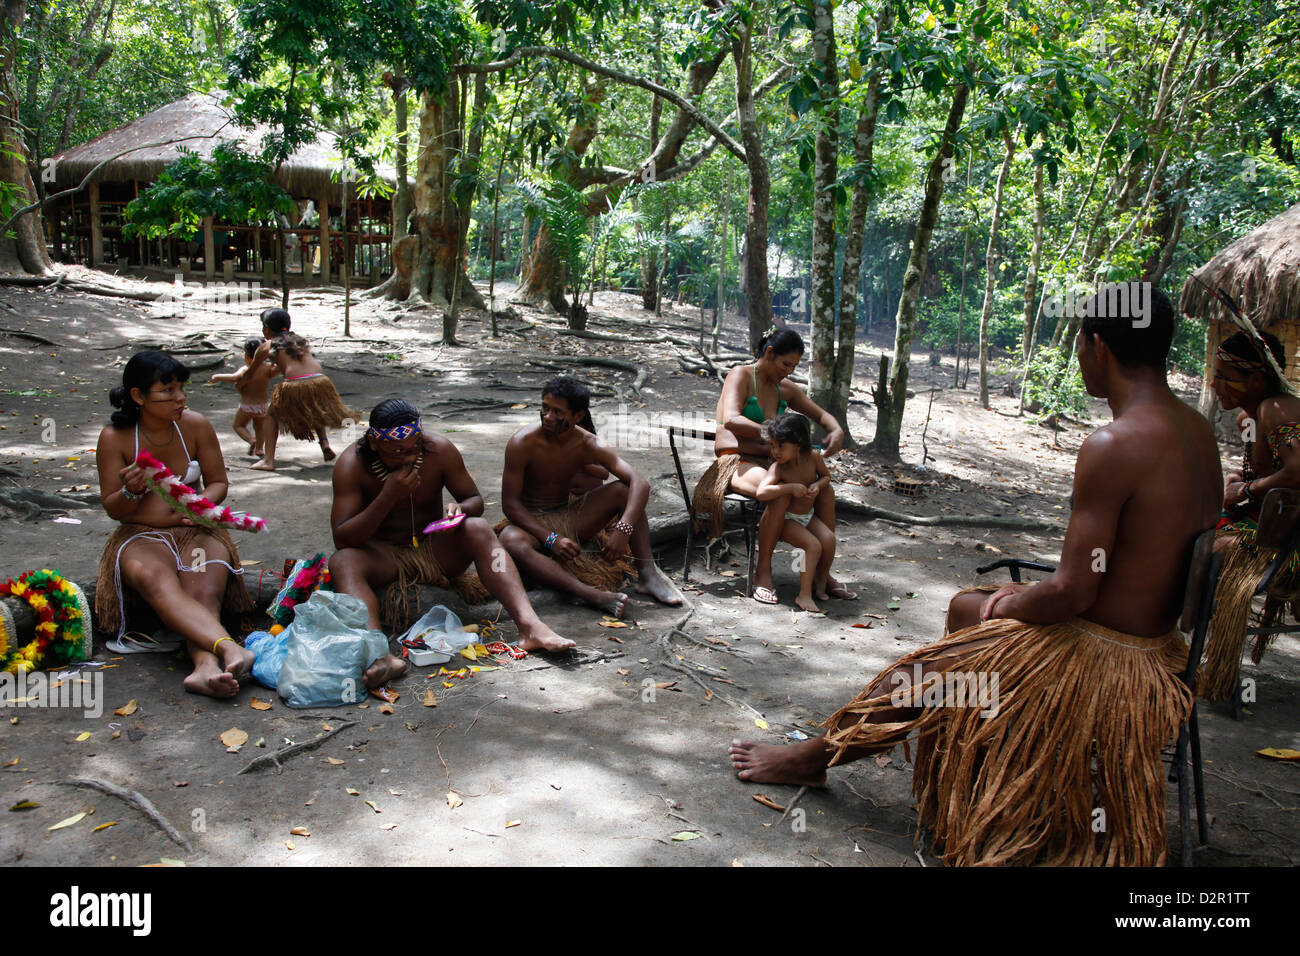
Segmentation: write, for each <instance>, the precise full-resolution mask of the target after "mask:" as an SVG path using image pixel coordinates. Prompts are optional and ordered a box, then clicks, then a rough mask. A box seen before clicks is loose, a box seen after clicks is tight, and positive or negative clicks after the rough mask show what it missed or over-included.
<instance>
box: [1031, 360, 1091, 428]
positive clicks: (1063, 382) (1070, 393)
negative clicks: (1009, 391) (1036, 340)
mask: <svg viewBox="0 0 1300 956" xmlns="http://www.w3.org/2000/svg"><path fill="white" fill-rule="evenodd" d="M1025 404H1026V405H1030V404H1033V405H1036V406H1037V407H1038V411H1039V413H1040V414H1041V416H1042V417H1043V418H1047V417H1049V416H1051V415H1057V416H1068V417H1070V418H1073V419H1075V420H1078V421H1087V420H1088V417H1089V416H1088V393H1087V391H1085V390H1084V387H1083V376H1082V375H1081V374H1080V373H1079V362H1078V359H1077V358H1076V357H1075V355H1074V352H1073V351H1065V350H1062V349H1054V348H1052V347H1051V346H1044V347H1043V348H1040V349H1039V350H1038V351H1037V352H1036V353H1035V355H1034V357H1033V359H1032V360H1031V361H1030V363H1029V374H1028V376H1027V377H1026V379H1025Z"/></svg>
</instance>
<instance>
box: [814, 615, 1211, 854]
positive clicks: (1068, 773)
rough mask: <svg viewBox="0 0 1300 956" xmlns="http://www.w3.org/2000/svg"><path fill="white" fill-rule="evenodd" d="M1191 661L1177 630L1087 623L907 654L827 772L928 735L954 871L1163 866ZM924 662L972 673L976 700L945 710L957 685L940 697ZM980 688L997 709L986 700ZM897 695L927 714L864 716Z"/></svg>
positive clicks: (836, 725) (978, 634)
mask: <svg viewBox="0 0 1300 956" xmlns="http://www.w3.org/2000/svg"><path fill="white" fill-rule="evenodd" d="M1186 663H1187V647H1186V644H1185V643H1184V641H1183V638H1182V635H1181V634H1179V633H1178V632H1177V631H1171V632H1170V633H1169V634H1167V635H1165V636H1164V637H1160V638H1141V637H1132V636H1129V635H1126V634H1123V633H1121V632H1119V631H1114V630H1111V629H1110V628H1105V627H1101V626H1100V625H1098V624H1094V623H1092V622H1090V621H1084V620H1082V619H1079V618H1075V619H1074V620H1071V621H1067V622H1063V623H1060V624H1050V625H1036V624H1025V623H1023V622H1020V621H1015V620H1010V619H1001V620H994V621H989V622H987V623H985V624H980V625H976V626H974V627H968V628H965V629H963V630H960V631H957V632H956V633H953V634H950V635H948V636H947V637H945V638H943V639H942V640H940V641H938V642H936V643H934V644H930V645H929V646H927V647H923V648H921V649H920V650H918V651H915V652H913V653H911V654H909V655H907V656H906V657H904V658H902V659H901V660H900V661H899V662H898V664H897V665H895V667H902V668H903V673H904V674H906V675H907V678H908V681H907V682H903V681H901V680H898V679H897V678H890V681H891V685H892V686H885V680H886V677H887V676H888V675H889V674H890V673H891V672H894V668H890V669H889V670H886V671H885V672H883V673H882V674H881V675H880V676H879V677H877V678H876V679H875V681H873V682H872V684H871V685H869V686H868V687H867V689H866V690H864V691H863V692H862V693H861V694H860V695H859V696H858V697H857V698H856V699H855V700H854V701H853V702H852V703H850V704H849V705H848V706H847V707H845V708H844V709H842V710H841V711H839V712H838V713H837V714H835V715H834V716H833V717H831V718H830V720H828V721H827V726H828V727H829V728H831V729H830V732H829V733H828V735H827V738H826V739H827V743H828V744H829V745H830V746H831V748H832V749H833V750H834V751H835V753H834V756H833V758H832V761H831V763H832V764H834V763H835V762H836V761H838V760H839V759H840V757H842V756H843V753H844V750H845V748H847V747H850V746H855V747H861V746H868V747H870V746H879V747H881V749H887V748H888V747H889V746H891V745H892V744H893V743H896V742H898V741H899V740H901V739H902V738H903V737H904V736H905V735H907V734H908V733H910V732H913V731H915V732H917V733H918V734H919V737H918V739H917V741H916V744H917V752H916V760H915V767H914V773H913V778H912V790H913V793H914V794H915V795H916V797H917V799H918V803H919V806H918V810H919V812H920V819H921V823H922V825H923V826H926V827H928V828H930V829H931V831H932V832H933V834H934V838H935V846H936V849H939V848H941V849H942V852H943V857H944V860H945V861H946V862H947V863H948V864H950V865H963V866H971V865H985V866H988V865H1005V864H1010V865H1027V864H1031V863H1044V864H1048V865H1057V866H1060V865H1071V866H1098V865H1107V866H1116V865H1117V866H1158V865H1162V864H1163V863H1164V859H1165V852H1166V845H1167V844H1166V837H1165V813H1164V809H1165V776H1166V775H1165V771H1164V768H1163V766H1162V764H1161V762H1160V751H1161V748H1162V747H1164V746H1165V745H1166V744H1167V743H1168V742H1170V741H1171V740H1173V739H1174V738H1175V737H1176V736H1177V734H1178V729H1179V727H1180V726H1181V725H1182V724H1183V722H1184V721H1186V719H1187V716H1188V714H1189V713H1190V711H1191V706H1192V695H1191V693H1190V692H1189V691H1188V690H1187V688H1186V686H1185V685H1184V684H1183V683H1182V681H1181V680H1179V678H1178V676H1177V674H1178V672H1179V671H1180V670H1181V669H1183V668H1185V667H1186ZM914 665H919V666H920V667H922V668H923V670H922V672H921V673H923V674H926V675H928V674H929V673H931V672H939V673H942V674H943V682H944V683H943V685H941V689H942V688H943V687H947V688H952V687H953V686H954V685H956V686H957V687H958V688H960V686H961V685H962V683H963V678H962V677H960V676H958V675H960V674H964V675H966V677H965V678H964V680H965V682H966V684H967V686H968V687H969V691H968V693H967V694H966V700H965V703H966V704H967V706H944V705H943V704H944V703H952V704H958V705H959V704H961V703H962V701H960V700H956V699H954V695H953V693H952V691H951V690H948V692H947V695H946V696H945V698H944V699H943V700H940V701H935V700H934V699H933V698H932V697H931V696H930V695H929V694H928V693H927V688H929V689H930V690H933V688H934V683H933V681H932V679H931V678H929V677H928V676H927V677H924V678H922V679H921V681H920V683H919V684H914V685H913V684H912V677H913V675H914V674H916V673H917V672H916V671H915V670H914ZM981 680H982V681H983V684H981V686H982V687H986V686H991V688H992V690H993V694H992V695H991V696H992V698H993V702H992V703H991V704H990V701H989V700H987V699H985V698H982V697H981V698H980V699H979V700H978V701H976V700H975V697H976V696H977V695H976V694H975V684H974V683H972V682H979V681H981ZM906 685H912V686H910V687H909V686H906ZM913 695H915V696H913ZM896 701H901V702H904V703H906V704H909V705H911V704H913V703H915V704H920V705H923V706H920V707H912V708H910V709H908V710H906V711H903V714H902V716H903V717H904V718H905V719H900V720H899V721H897V722H893V723H867V722H866V718H867V717H868V716H870V715H872V714H876V713H879V712H881V711H887V710H892V709H895V708H897V707H898V703H896ZM936 704H937V705H936ZM990 712H992V713H990ZM982 714H989V716H981V715H982ZM855 718H856V719H855ZM1098 811H1101V812H1098Z"/></svg>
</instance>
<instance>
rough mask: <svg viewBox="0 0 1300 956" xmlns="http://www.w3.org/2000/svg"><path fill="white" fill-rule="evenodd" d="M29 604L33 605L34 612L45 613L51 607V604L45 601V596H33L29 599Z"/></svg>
mask: <svg viewBox="0 0 1300 956" xmlns="http://www.w3.org/2000/svg"><path fill="white" fill-rule="evenodd" d="M28 603H29V604H31V606H32V610H34V611H43V610H45V609H46V608H47V607H49V606H50V602H49V601H47V600H46V599H45V595H44V594H33V595H32V596H31V597H30V598H29V599H28Z"/></svg>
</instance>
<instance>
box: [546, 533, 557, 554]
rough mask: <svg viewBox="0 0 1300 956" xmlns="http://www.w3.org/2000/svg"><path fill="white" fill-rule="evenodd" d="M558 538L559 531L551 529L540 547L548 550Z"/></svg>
mask: <svg viewBox="0 0 1300 956" xmlns="http://www.w3.org/2000/svg"><path fill="white" fill-rule="evenodd" d="M559 540H560V533H559V532H558V531H552V532H551V533H550V534H548V535H547V536H546V541H545V542H543V544H542V547H543V548H545V549H546V550H547V551H550V550H551V548H553V547H555V542H557V541H559Z"/></svg>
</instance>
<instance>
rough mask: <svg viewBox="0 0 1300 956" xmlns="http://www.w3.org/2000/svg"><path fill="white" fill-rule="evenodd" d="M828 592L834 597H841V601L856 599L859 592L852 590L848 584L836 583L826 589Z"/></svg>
mask: <svg viewBox="0 0 1300 956" xmlns="http://www.w3.org/2000/svg"><path fill="white" fill-rule="evenodd" d="M826 593H827V594H829V595H830V596H831V597H833V598H839V599H840V600H841V601H856V600H857V599H858V595H857V592H855V591H850V590H849V588H848V585H846V584H836V585H834V586H832V587H829V588H827V589H826Z"/></svg>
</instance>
